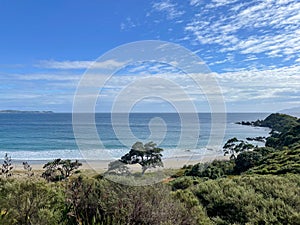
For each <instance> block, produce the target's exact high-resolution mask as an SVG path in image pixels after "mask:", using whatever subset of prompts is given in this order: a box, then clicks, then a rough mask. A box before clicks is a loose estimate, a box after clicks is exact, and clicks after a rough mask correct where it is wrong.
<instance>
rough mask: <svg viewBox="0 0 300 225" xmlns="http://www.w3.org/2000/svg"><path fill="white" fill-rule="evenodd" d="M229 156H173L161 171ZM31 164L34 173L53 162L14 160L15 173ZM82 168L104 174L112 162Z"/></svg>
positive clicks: (91, 162)
mask: <svg viewBox="0 0 300 225" xmlns="http://www.w3.org/2000/svg"><path fill="white" fill-rule="evenodd" d="M227 159H229V157H228V156H223V155H216V154H215V155H192V156H173V157H171V158H163V163H164V167H161V169H180V168H182V167H183V166H184V165H192V164H196V163H201V162H202V163H206V162H211V161H213V160H227ZM24 161H26V162H28V163H29V164H30V166H31V167H32V170H33V171H41V170H43V166H44V165H45V164H46V163H47V162H49V161H51V160H13V161H12V165H13V166H14V169H13V170H15V171H23V170H24V168H23V162H24ZM79 162H80V163H82V166H81V167H79V170H94V171H96V172H104V171H106V170H107V168H108V164H109V163H110V162H112V160H89V161H87V160H79ZM129 166H130V167H133V168H134V167H139V165H136V164H135V165H129Z"/></svg>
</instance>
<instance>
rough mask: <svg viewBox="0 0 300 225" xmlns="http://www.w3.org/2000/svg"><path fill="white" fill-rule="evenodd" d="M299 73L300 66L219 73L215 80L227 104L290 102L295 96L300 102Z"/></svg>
mask: <svg viewBox="0 0 300 225" xmlns="http://www.w3.org/2000/svg"><path fill="white" fill-rule="evenodd" d="M299 73H300V66H290V67H282V68H273V69H265V70H257V69H252V70H242V71H234V72H226V73H219V74H217V79H218V81H219V83H220V85H221V87H222V89H223V90H224V94H225V99H226V101H227V102H234V101H244V102H248V104H249V105H251V101H253V100H264V101H266V102H274V101H290V100H291V99H292V98H295V96H297V97H298V100H299V101H300V98H299V96H300V91H299V90H300V76H299ZM291 93H294V96H291ZM299 103H300V102H299Z"/></svg>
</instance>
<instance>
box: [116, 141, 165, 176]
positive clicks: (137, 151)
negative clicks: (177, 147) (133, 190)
mask: <svg viewBox="0 0 300 225" xmlns="http://www.w3.org/2000/svg"><path fill="white" fill-rule="evenodd" d="M162 151H163V149H162V148H158V147H157V145H156V144H155V143H154V142H152V141H151V142H148V143H146V144H145V145H144V144H143V143H142V142H136V143H135V144H134V145H133V146H132V147H131V150H130V151H129V153H127V154H125V155H124V156H122V157H121V160H120V162H122V163H125V164H140V165H141V166H142V175H143V174H144V173H145V172H146V170H147V169H149V168H151V167H153V168H156V167H157V166H159V167H163V162H162V160H161V157H162V154H161V152H162Z"/></svg>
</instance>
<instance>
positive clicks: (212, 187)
mask: <svg viewBox="0 0 300 225" xmlns="http://www.w3.org/2000/svg"><path fill="white" fill-rule="evenodd" d="M283 120H284V121H285V122H282V121H283ZM270 121H272V122H270ZM277 122H278V123H280V124H281V125H280V130H276V129H275V128H276V127H278V126H277V125H275V124H276V123H277ZM299 122H300V121H299V120H298V119H297V118H295V117H290V116H287V115H281V114H272V115H270V116H269V117H268V118H267V119H266V120H265V121H260V125H261V124H263V125H265V124H267V123H270V124H271V125H270V124H269V125H268V126H269V127H270V128H272V129H273V130H272V132H271V136H270V137H268V138H267V142H266V145H267V147H261V148H258V147H255V146H253V145H250V144H249V143H246V142H244V141H240V140H237V139H234V138H232V139H231V140H229V142H228V143H226V144H225V146H224V153H225V154H230V155H232V157H231V159H230V160H228V161H213V162H211V163H204V164H203V163H199V164H195V165H189V166H184V167H183V168H182V169H180V170H177V171H173V172H172V176H171V178H169V179H167V180H165V181H164V182H161V183H158V184H155V185H151V186H143V187H134V186H127V185H121V184H118V183H114V182H112V181H110V180H108V179H106V178H105V176H102V175H96V176H94V177H93V176H87V175H85V174H84V173H75V174H73V175H72V176H67V175H66V174H68V175H70V173H69V172H68V173H66V172H64V171H65V170H63V172H62V173H59V174H58V175H57V173H55V178H57V177H59V178H61V177H63V178H65V179H63V181H58V180H60V179H58V180H57V179H47V180H45V179H44V178H42V177H36V176H31V177H27V178H25V177H24V178H23V179H20V178H19V179H15V178H14V176H8V177H6V176H3V177H2V178H1V179H0V224H86V225H87V224H133V225H134V224H149V225H150V224H153V225H157V224H189V225H190V224H300V222H299V221H300V198H299V196H300V145H299V143H300V138H299V137H300V129H299V126H300V123H299ZM258 125H259V124H258ZM132 152H133V151H132ZM133 153H134V152H133ZM131 155H132V154H131ZM131 155H130V157H127V158H128V159H130V160H127V158H126V160H125V158H124V157H123V159H124V160H123V162H127V161H128V162H130V163H132V162H133V161H132V156H131ZM139 162H140V163H141V162H142V163H144V164H145V161H141V160H140V161H139ZM62 163H63V164H62ZM61 164H62V165H68V166H72V168H78V167H77V166H78V165H79V164H78V162H75V163H73V164H72V162H69V161H63V162H62V161H59V162H57V165H59V166H60V165H61ZM49 165H53V164H51V163H50V164H48V166H49ZM115 165H116V164H114V166H115ZM145 165H147V168H148V166H149V165H150V164H149V163H147V164H145ZM122 166H124V164H122ZM45 168H46V169H49V168H52V167H47V166H46V167H45ZM58 168H63V167H58ZM113 168H115V167H113ZM122 168H123V167H122ZM51 171H52V170H51ZM51 171H50V172H51ZM142 173H143V172H142ZM143 176H146V177H147V176H151V173H145V174H144V175H143ZM50 177H51V178H52V177H53V176H50ZM54 181H55V182H54Z"/></svg>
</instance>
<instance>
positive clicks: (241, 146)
mask: <svg viewBox="0 0 300 225" xmlns="http://www.w3.org/2000/svg"><path fill="white" fill-rule="evenodd" d="M251 149H254V145H252V144H249V143H248V142H245V141H243V140H238V139H237V138H236V137H234V138H231V139H229V140H228V141H227V142H226V143H225V145H224V146H223V151H224V155H228V154H231V155H230V159H236V155H237V154H238V153H240V152H244V151H248V150H251Z"/></svg>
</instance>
